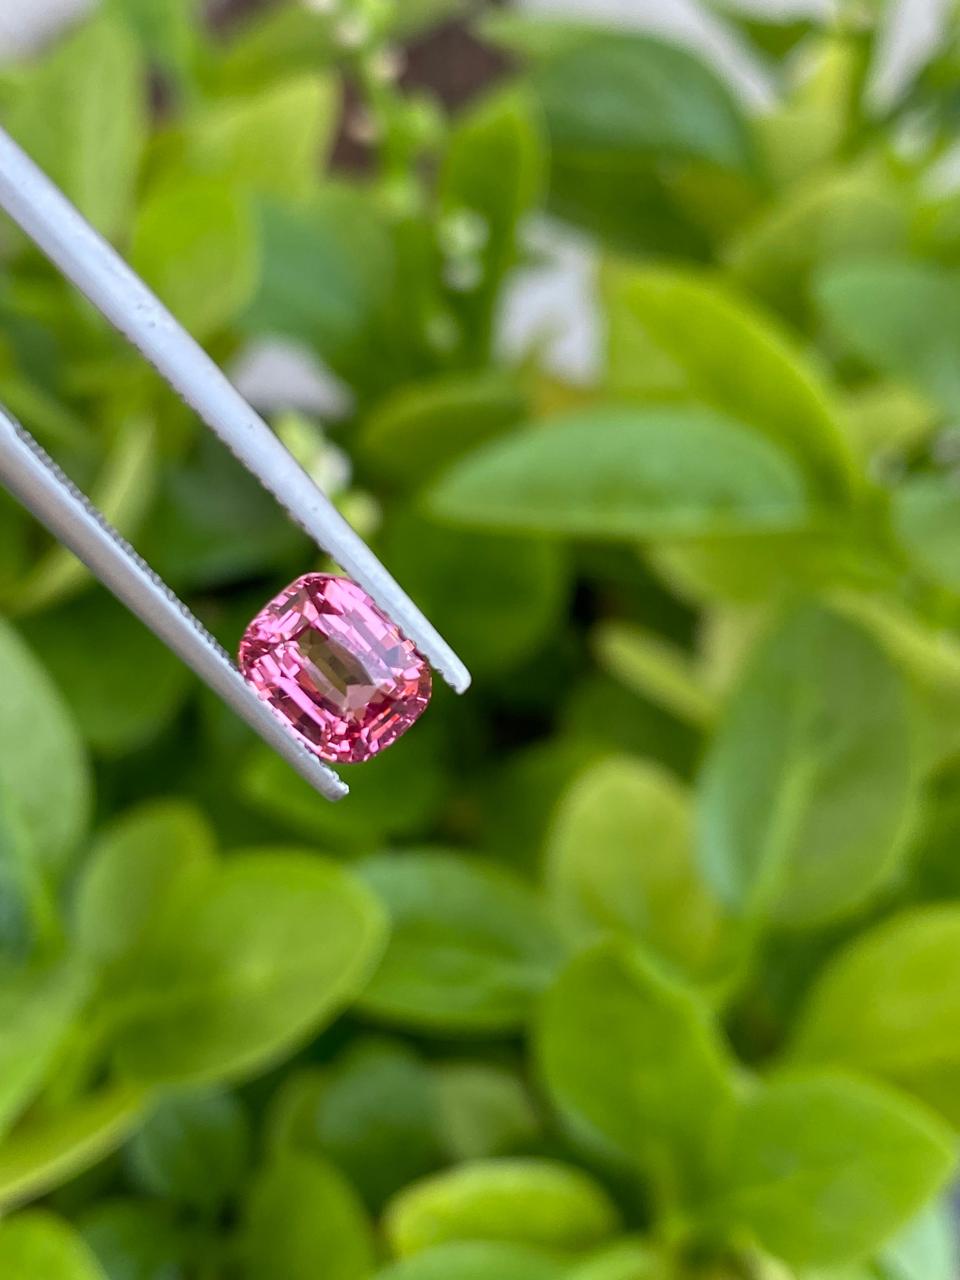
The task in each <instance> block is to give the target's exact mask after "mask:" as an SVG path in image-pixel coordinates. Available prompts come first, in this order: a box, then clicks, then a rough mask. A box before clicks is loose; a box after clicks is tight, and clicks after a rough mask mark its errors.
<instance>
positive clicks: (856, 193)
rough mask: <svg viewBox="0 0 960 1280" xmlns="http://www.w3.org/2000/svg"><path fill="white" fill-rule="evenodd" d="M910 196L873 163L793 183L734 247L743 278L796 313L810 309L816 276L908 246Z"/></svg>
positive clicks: (732, 259) (734, 265) (736, 270)
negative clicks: (812, 284)
mask: <svg viewBox="0 0 960 1280" xmlns="http://www.w3.org/2000/svg"><path fill="white" fill-rule="evenodd" d="M908 212H909V209H908V205H907V200H906V196H905V193H904V192H902V191H900V190H899V189H898V188H897V186H896V185H895V184H894V183H893V181H892V180H891V179H890V177H889V176H888V175H887V174H885V173H883V172H878V171H876V170H875V169H874V168H867V169H856V170H854V171H852V172H850V171H847V170H841V171H840V172H839V173H831V174H829V175H828V176H826V177H823V178H818V179H817V180H816V181H813V182H808V183H803V184H802V185H801V186H800V187H799V188H797V187H791V188H789V189H788V190H787V192H786V194H785V195H784V196H783V197H782V198H781V199H779V200H778V201H777V202H776V203H775V204H774V205H773V206H772V207H771V208H770V209H769V210H767V211H766V212H765V213H764V214H763V215H762V216H761V217H760V218H759V219H757V220H755V221H754V222H752V223H751V224H750V225H749V226H748V227H747V228H746V230H745V231H743V232H742V233H741V234H740V235H738V236H737V237H736V238H735V239H734V241H733V244H732V245H731V247H730V250H729V263H730V267H731V270H732V272H733V274H734V276H735V278H736V279H737V281H738V282H739V283H741V284H742V285H743V286H744V287H745V288H747V289H748V290H749V291H750V292H751V293H753V294H756V295H757V296H758V297H760V298H762V299H763V300H764V301H765V302H767V303H768V304H770V305H772V306H776V307H778V308H780V309H782V310H784V311H786V312H787V313H788V314H790V315H798V314H799V315H803V313H804V312H805V311H806V310H807V309H808V308H809V302H810V300H811V299H810V288H811V283H812V280H813V277H814V275H815V274H816V273H818V272H821V271H824V270H826V269H828V268H829V269H832V268H834V267H835V266H837V265H840V266H842V265H844V264H845V263H849V262H850V260H851V259H853V258H855V257H868V256H876V255H879V254H888V253H889V254H895V253H898V252H902V251H903V250H904V249H905V247H906V242H907V235H908Z"/></svg>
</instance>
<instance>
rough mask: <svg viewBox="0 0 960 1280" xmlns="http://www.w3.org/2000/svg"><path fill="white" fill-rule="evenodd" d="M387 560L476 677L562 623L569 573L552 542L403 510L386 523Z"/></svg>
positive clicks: (512, 660) (531, 649)
mask: <svg viewBox="0 0 960 1280" xmlns="http://www.w3.org/2000/svg"><path fill="white" fill-rule="evenodd" d="M384 559H385V561H386V563H387V564H389V565H390V569H391V572H392V573H393V574H394V575H395V576H396V577H397V579H398V580H399V581H401V582H402V583H403V584H404V588H405V589H406V590H407V591H409V592H410V594H411V595H412V597H413V598H414V600H416V602H417V604H418V605H419V607H420V608H421V609H422V610H423V611H424V612H425V613H426V614H427V616H428V617H429V618H430V619H431V621H432V622H433V624H434V626H436V627H437V628H438V630H439V631H440V633H441V634H442V635H443V636H444V637H445V639H446V640H447V641H448V642H449V643H450V644H452V645H453V647H454V649H455V650H456V651H457V653H459V654H460V656H461V657H462V658H463V660H464V661H465V662H466V664H467V666H468V667H469V668H470V670H471V671H472V672H473V674H474V676H476V677H481V676H488V675H497V674H499V673H500V672H502V671H505V670H510V669H511V668H512V667H516V666H518V665H519V664H520V663H521V662H523V661H525V660H526V659H529V658H530V657H531V655H533V654H534V653H536V652H537V650H538V649H539V648H540V647H541V646H542V645H543V644H544V643H545V642H546V641H548V640H549V639H550V638H551V637H553V636H554V635H556V632H557V629H558V628H559V627H560V625H561V619H562V617H563V613H564V608H565V605H566V602H567V596H568V593H569V587H568V571H567V566H566V560H565V557H564V555H563V549H562V548H561V547H558V546H557V545H556V544H555V543H551V542H547V541H542V540H538V539H532V538H513V537H509V536H505V535H497V534H483V533H473V532H472V531H470V530H462V529H443V528H439V527H438V526H437V525H435V524H433V523H432V522H430V521H427V520H422V519H419V518H418V517H417V516H416V515H414V514H413V513H407V512H401V513H399V514H398V515H397V516H395V517H394V519H393V520H392V521H390V523H389V524H388V525H387V528H386V531H385V535H384Z"/></svg>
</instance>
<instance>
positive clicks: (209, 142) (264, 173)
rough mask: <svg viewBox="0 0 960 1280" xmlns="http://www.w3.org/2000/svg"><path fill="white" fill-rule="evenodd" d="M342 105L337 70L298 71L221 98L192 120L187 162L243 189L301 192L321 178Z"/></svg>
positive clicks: (288, 195) (292, 195) (297, 195)
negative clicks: (323, 72) (324, 73)
mask: <svg viewBox="0 0 960 1280" xmlns="http://www.w3.org/2000/svg"><path fill="white" fill-rule="evenodd" d="M339 108H340V103H339V90H338V85H337V82H336V80H335V79H334V78H333V77H332V76H317V75H306V76H299V77H296V78H294V79H289V80H283V81H281V82H280V83H279V84H276V85H269V86H268V87H266V88H264V89H260V90H259V91H258V92H256V93H253V94H250V95H248V96H244V97H237V98H228V99H226V100H220V101H218V102H215V103H214V104H213V105H212V106H210V107H209V108H207V110H206V111H205V112H204V113H203V114H202V115H200V116H199V117H198V118H197V119H196V120H195V121H192V122H191V123H190V126H189V130H188V134H187V139H186V157H185V158H186V162H187V164H188V165H189V166H190V168H192V169H193V170H195V171H196V173H197V174H198V175H203V176H206V177H213V178H219V179H221V180H223V181H224V182H227V183H231V184H235V185H236V186H237V187H240V188H243V189H245V190H249V191H252V192H256V193H258V194H262V195H274V196H278V197H280V198H284V199H291V200H299V199H302V198H304V197H306V196H308V195H309V194H310V192H312V191H313V190H314V188H315V187H316V185H317V182H318V178H319V175H320V166H321V164H322V163H323V161H324V159H325V158H326V155H327V153H328V151H329V149H330V147H331V145H332V142H333V136H334V130H335V126H336V122H337V117H338V114H339Z"/></svg>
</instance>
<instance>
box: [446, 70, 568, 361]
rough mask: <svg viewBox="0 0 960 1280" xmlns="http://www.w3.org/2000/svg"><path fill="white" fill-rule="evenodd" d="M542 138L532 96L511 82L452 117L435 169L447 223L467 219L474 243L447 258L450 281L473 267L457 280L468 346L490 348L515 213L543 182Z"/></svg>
mask: <svg viewBox="0 0 960 1280" xmlns="http://www.w3.org/2000/svg"><path fill="white" fill-rule="evenodd" d="M546 171H547V155H546V143H545V139H544V137H543V130H542V127H541V125H540V121H539V119H538V118H537V116H536V113H535V111H534V109H533V104H532V103H531V102H530V101H529V99H528V97H527V96H526V95H525V94H522V93H520V92H518V91H517V90H516V89H510V90H507V91H506V92H504V93H499V94H497V95H495V96H494V97H492V98H487V99H485V100H483V101H482V102H481V104H480V106H479V107H474V108H473V109H472V110H471V111H470V112H469V113H468V114H467V115H466V116H464V117H462V118H461V119H460V120H458V122H457V124H456V127H455V128H454V130H453V132H452V134H451V136H450V141H449V145H448V147H447V150H446V153H445V155H444V158H443V162H442V164H441V168H440V174H439V197H440V202H441V209H442V212H443V214H444V215H445V217H446V219H447V222H446V224H445V225H446V227H448V228H451V229H453V228H454V227H455V226H456V224H458V223H459V224H460V225H461V226H463V227H465V229H466V231H467V234H468V235H469V236H470V237H471V239H472V240H473V241H475V243H471V244H467V245H465V246H463V247H462V249H458V248H455V249H454V251H453V252H452V253H451V254H450V255H449V258H448V269H449V271H450V272H452V273H453V275H452V278H451V286H452V288H453V289H454V290H455V292H456V291H458V281H457V278H456V272H457V271H458V270H466V271H467V272H469V273H470V274H471V275H472V274H473V273H475V274H476V278H477V283H476V285H475V286H473V282H472V280H469V277H468V283H469V284H470V287H467V288H463V287H462V286H460V287H459V297H458V298H457V300H456V310H457V314H458V316H459V317H460V319H461V321H462V323H463V324H464V325H465V329H466V333H465V340H466V344H467V348H468V350H469V351H471V352H475V353H477V354H481V353H485V352H488V351H489V347H490V343H491V339H492V330H493V324H494V318H495V311H496V306H497V300H498V297H499V293H500V288H501V285H502V284H503V280H504V277H505V276H506V274H507V272H508V271H509V270H510V268H511V267H512V266H513V265H514V264H515V262H516V261H517V259H518V257H519V256H520V255H519V246H518V243H517V239H518V231H519V227H520V223H521V220H522V219H523V218H524V217H525V216H526V215H527V214H528V213H530V212H531V210H533V209H534V208H535V207H536V206H537V205H538V204H539V203H540V201H541V198H542V196H543V194H544V190H545V187H546Z"/></svg>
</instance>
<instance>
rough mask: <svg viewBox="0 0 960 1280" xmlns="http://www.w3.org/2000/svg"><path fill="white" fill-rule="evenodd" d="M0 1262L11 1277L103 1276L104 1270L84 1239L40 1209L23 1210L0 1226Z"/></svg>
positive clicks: (60, 1279) (74, 1279) (83, 1279)
mask: <svg viewBox="0 0 960 1280" xmlns="http://www.w3.org/2000/svg"><path fill="white" fill-rule="evenodd" d="M0 1264H2V1266H3V1273H4V1275H6V1276H9V1277H10V1280H31V1278H32V1277H34V1276H38V1275H42V1276H49V1277H50V1280H103V1277H104V1273H103V1272H102V1271H101V1270H100V1268H99V1267H98V1266H97V1263H96V1260H95V1259H94V1257H93V1255H92V1254H91V1253H90V1252H89V1250H88V1249H87V1248H86V1247H85V1246H84V1244H83V1241H82V1240H81V1239H80V1238H79V1237H78V1236H76V1235H75V1234H74V1233H73V1232H72V1231H71V1230H70V1229H69V1227H67V1226H66V1225H65V1224H64V1223H61V1222H59V1221H57V1219H56V1218H54V1217H53V1216H51V1215H48V1214H46V1213H42V1212H34V1213H25V1214H23V1215H22V1216H21V1217H19V1218H16V1219H13V1220H11V1221H7V1222H4V1223H3V1225H2V1226H0Z"/></svg>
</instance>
